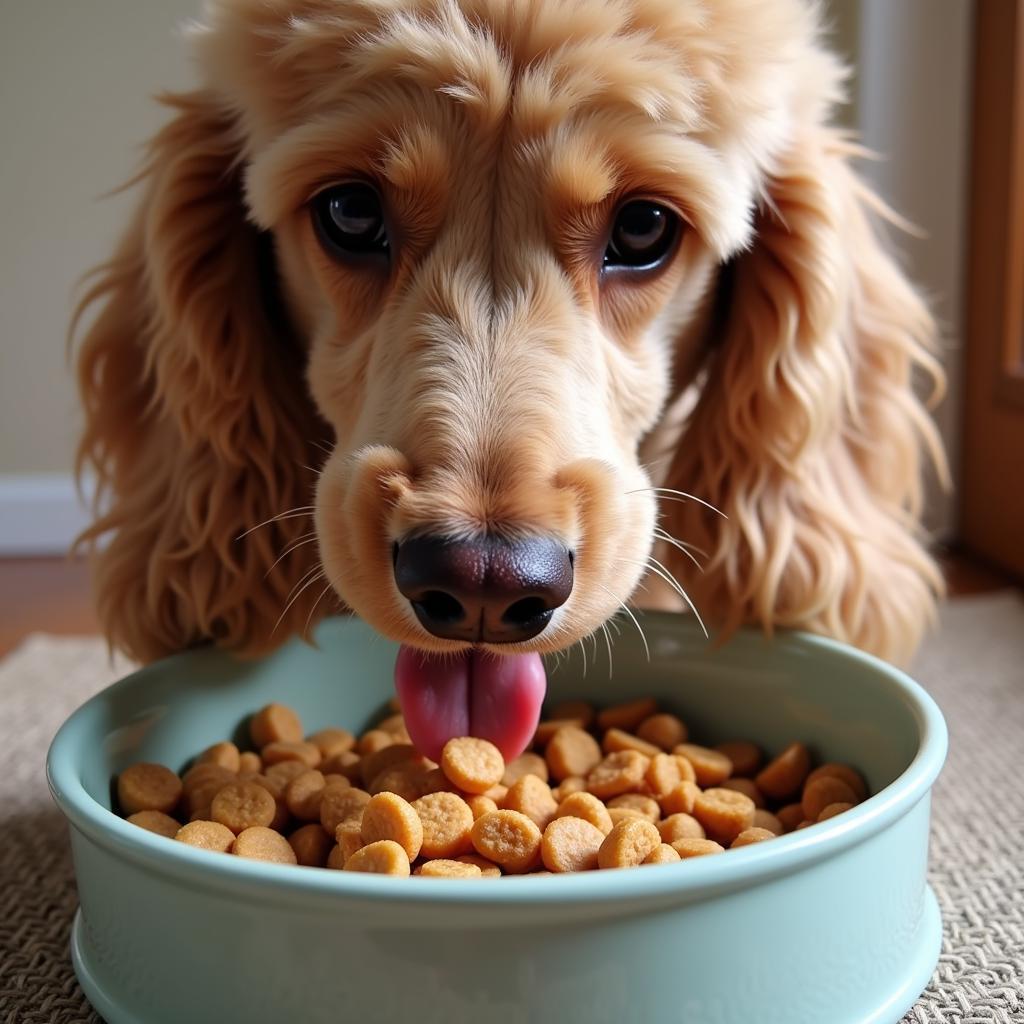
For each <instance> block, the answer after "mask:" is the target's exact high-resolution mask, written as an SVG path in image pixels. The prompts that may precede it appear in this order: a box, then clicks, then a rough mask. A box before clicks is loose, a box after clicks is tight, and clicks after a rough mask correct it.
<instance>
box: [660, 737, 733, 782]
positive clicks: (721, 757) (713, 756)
mask: <svg viewBox="0 0 1024 1024" xmlns="http://www.w3.org/2000/svg"><path fill="white" fill-rule="evenodd" d="M672 753H673V754H682V756H683V757H685V758H686V760H687V761H689V762H690V764H691V765H692V766H693V772H694V777H695V778H696V781H697V785H698V786H700V787H701V789H705V788H706V787H708V786H717V785H718V784H719V783H720V782H725V780H726V779H727V778H729V776H730V775H732V761H730V760H729V758H728V757H726V756H725V754H723V753H722V752H721V751H718V750H712V749H711V748H710V747H701V746H699V745H698V744H696V743H679V744H677V745H676V746H675V747H673V748H672Z"/></svg>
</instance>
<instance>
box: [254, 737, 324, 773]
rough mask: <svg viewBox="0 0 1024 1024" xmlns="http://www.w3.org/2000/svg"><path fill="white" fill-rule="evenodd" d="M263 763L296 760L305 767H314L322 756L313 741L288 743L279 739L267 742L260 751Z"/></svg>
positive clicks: (269, 763) (272, 763)
mask: <svg viewBox="0 0 1024 1024" xmlns="http://www.w3.org/2000/svg"><path fill="white" fill-rule="evenodd" d="M260 757H262V758H263V763H264V764H265V765H274V764H280V763H281V762H282V761H298V762H300V763H301V764H304V765H305V766H306V767H307V768H315V767H316V766H317V765H318V764H319V763H320V762H321V761H322V760H323V758H322V757H321V756H320V748H319V747H318V746H316V744H314V743H306V741H305V740H299V741H298V742H296V743H290V742H287V741H285V740H280V741H278V742H277V743H268V744H267V745H266V746H265V747H264V748H263V749H262V750H261V751H260Z"/></svg>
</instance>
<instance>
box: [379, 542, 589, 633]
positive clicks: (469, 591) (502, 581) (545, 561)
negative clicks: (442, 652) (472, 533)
mask: <svg viewBox="0 0 1024 1024" xmlns="http://www.w3.org/2000/svg"><path fill="white" fill-rule="evenodd" d="M572 576H573V572H572V555H571V554H570V553H569V550H568V549H567V548H566V547H565V545H564V544H559V543H558V542H557V541H555V540H551V539H549V538H547V537H529V538H525V539H523V540H506V539H504V538H501V537H491V536H485V537H479V538H477V539H475V540H453V539H452V538H449V537H435V536H429V535H428V536H419V537H410V538H409V539H408V540H406V541H403V542H402V543H401V544H400V545H398V547H397V549H396V551H395V581H396V582H397V584H398V589H399V590H400V591H401V593H402V594H403V596H405V597H407V598H408V599H409V603H410V604H411V605H412V607H413V610H414V611H415V612H416V617H417V618H418V619H419V620H420V622H421V623H422V624H423V626H424V628H425V629H428V630H429V631H430V632H431V633H433V634H434V636H439V637H444V638H445V639H448V640H469V641H472V642H478V641H483V642H486V643H491V644H505V643H513V642H515V641H517V640H529V639H530V638H531V637H535V636H536V635H537V634H538V633H539V632H540V631H541V630H542V629H543V628H544V627H545V626H546V625H547V624H548V621H549V620H550V619H551V614H552V612H554V610H555V609H556V608H558V607H559V606H560V605H563V604H565V602H566V601H567V600H568V598H569V594H570V593H571V592H572Z"/></svg>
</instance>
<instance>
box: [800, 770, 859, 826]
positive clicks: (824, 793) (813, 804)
mask: <svg viewBox="0 0 1024 1024" xmlns="http://www.w3.org/2000/svg"><path fill="white" fill-rule="evenodd" d="M856 802H857V794H856V793H854V791H853V790H852V789H851V788H850V787H849V786H848V785H847V784H846V783H845V782H844V781H843V780H842V779H840V778H838V777H837V776H835V775H819V776H818V778H816V779H812V780H811V781H810V782H808V783H807V784H806V785H805V786H804V795H803V798H802V799H801V800H800V806H801V807H802V808H803V809H804V817H805V818H808V819H810V820H811V821H817V820H818V816H819V815H820V814H821V812H822V811H823V810H825V808H826V807H828V805H829V804H840V803H842V804H855V803H856Z"/></svg>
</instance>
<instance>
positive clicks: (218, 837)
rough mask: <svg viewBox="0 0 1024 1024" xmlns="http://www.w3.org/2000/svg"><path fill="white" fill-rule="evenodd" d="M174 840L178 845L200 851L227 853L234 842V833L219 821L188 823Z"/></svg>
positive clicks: (179, 830)
mask: <svg viewBox="0 0 1024 1024" xmlns="http://www.w3.org/2000/svg"><path fill="white" fill-rule="evenodd" d="M174 838H175V839H176V840H177V841H178V842H179V843H187V844H188V845H189V846H198V847H199V849H201V850H213V851H215V852H216V853H227V852H228V851H229V850H230V849H231V844H232V843H234V841H235V833H234V832H232V831H231V829H229V828H228V827H227V826H226V825H222V824H221V823H220V822H219V821H190V822H189V823H188V824H187V825H182V827H181V828H180V829H178V834H177V835H176V836H175V837H174Z"/></svg>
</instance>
